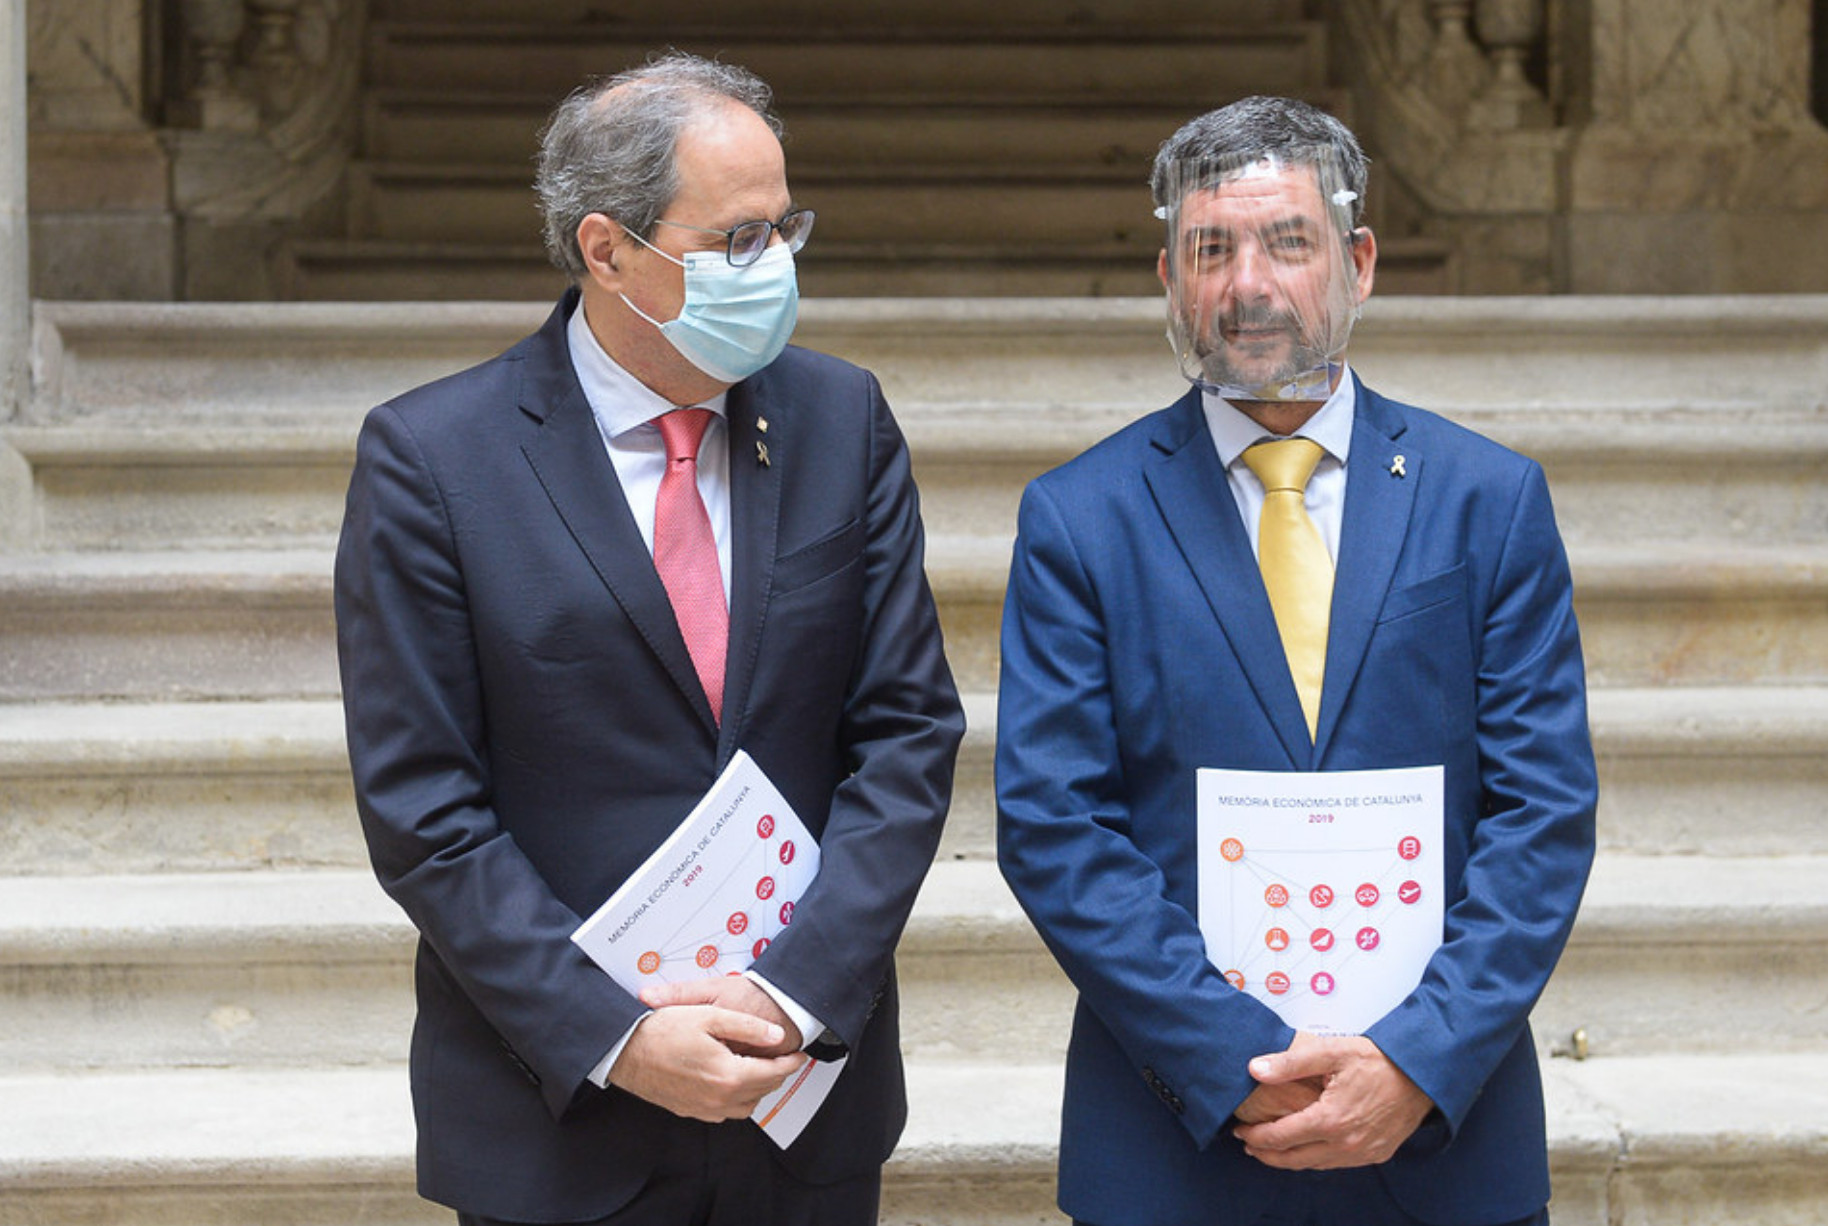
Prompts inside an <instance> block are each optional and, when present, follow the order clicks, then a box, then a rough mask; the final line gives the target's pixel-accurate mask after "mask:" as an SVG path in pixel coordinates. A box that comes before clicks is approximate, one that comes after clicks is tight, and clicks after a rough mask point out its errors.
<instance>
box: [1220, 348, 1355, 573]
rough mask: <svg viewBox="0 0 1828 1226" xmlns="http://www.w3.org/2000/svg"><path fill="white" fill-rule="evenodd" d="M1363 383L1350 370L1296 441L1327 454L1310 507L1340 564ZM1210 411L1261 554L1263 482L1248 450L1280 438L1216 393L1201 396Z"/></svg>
mask: <svg viewBox="0 0 1828 1226" xmlns="http://www.w3.org/2000/svg"><path fill="white" fill-rule="evenodd" d="M1357 397H1358V385H1357V382H1356V379H1355V376H1354V375H1353V374H1352V371H1351V369H1350V368H1349V367H1348V368H1346V369H1345V370H1344V371H1343V372H1342V373H1341V374H1340V378H1339V385H1338V386H1337V387H1335V388H1334V389H1333V394H1332V395H1330V396H1328V397H1327V398H1326V400H1325V401H1324V402H1322V404H1321V406H1320V409H1319V410H1318V411H1317V412H1316V413H1315V414H1314V416H1312V417H1310V418H1308V419H1307V421H1306V422H1304V423H1302V425H1301V428H1300V429H1298V430H1296V431H1295V433H1294V435H1293V436H1291V437H1294V438H1306V439H1312V440H1313V441H1314V442H1316V443H1318V444H1320V448H1321V450H1322V451H1324V452H1325V453H1326V454H1325V455H1323V456H1321V457H1320V463H1319V464H1317V465H1315V466H1314V475H1313V476H1312V477H1310V478H1308V487H1307V497H1306V503H1307V509H1308V516H1309V518H1311V519H1312V520H1313V521H1314V526H1315V527H1316V528H1318V529H1319V530H1320V539H1321V540H1323V541H1325V542H1326V546H1327V556H1328V557H1330V558H1332V559H1333V561H1334V563H1335V564H1337V563H1338V561H1339V525H1340V521H1341V520H1342V519H1343V517H1344V514H1345V505H1346V458H1347V455H1348V453H1349V452H1350V451H1351V449H1352V419H1353V417H1354V415H1355V412H1356V406H1357ZM1200 399H1201V403H1202V405H1203V407H1204V408H1205V410H1206V429H1207V431H1208V432H1209V433H1210V434H1211V435H1212V445H1213V446H1214V447H1215V448H1217V449H1218V453H1219V463H1221V464H1223V465H1224V466H1225V475H1226V478H1227V480H1228V481H1229V482H1230V484H1231V496H1232V497H1233V498H1234V499H1236V500H1237V503H1238V511H1239V513H1240V514H1242V515H1243V517H1244V532H1245V535H1247V536H1248V537H1249V538H1250V548H1251V552H1252V553H1255V552H1256V550H1257V521H1258V520H1259V519H1261V518H1262V516H1263V482H1261V481H1260V480H1258V479H1257V474H1256V473H1254V472H1252V471H1251V470H1250V466H1249V465H1248V464H1246V463H1244V459H1243V456H1244V450H1245V448H1247V447H1249V446H1250V445H1251V444H1252V443H1258V442H1261V441H1263V440H1264V439H1273V438H1277V437H1279V436H1278V435H1275V434H1271V433H1270V432H1269V431H1268V430H1265V429H1264V428H1263V427H1262V426H1260V425H1258V424H1257V423H1256V422H1254V421H1252V420H1251V419H1250V418H1249V417H1247V416H1246V415H1245V414H1244V413H1243V412H1242V411H1241V410H1240V409H1238V408H1237V407H1236V406H1234V405H1233V404H1232V403H1231V402H1230V401H1228V400H1225V399H1223V398H1221V397H1219V396H1215V395H1214V394H1213V393H1211V392H1204V393H1202V394H1201V398H1200Z"/></svg>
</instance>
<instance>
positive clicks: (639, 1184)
mask: <svg viewBox="0 0 1828 1226" xmlns="http://www.w3.org/2000/svg"><path fill="white" fill-rule="evenodd" d="M768 105H769V98H768V91H767V88H766V87H765V86H764V85H763V84H762V83H761V82H760V81H759V80H757V79H756V78H754V77H753V76H751V75H750V74H748V73H746V72H744V71H742V70H741V69H737V68H733V67H730V66H726V65H720V64H714V63H710V62H707V61H704V60H699V59H695V58H692V57H688V56H679V55H675V56H669V57H666V58H663V59H660V60H657V61H655V62H653V63H651V64H649V65H647V66H646V67H644V68H641V69H637V70H635V71H633V72H630V73H626V74H623V75H622V76H620V77H617V78H614V79H612V80H610V81H608V82H606V83H604V84H602V85H599V86H596V87H594V88H591V89H589V90H586V91H581V92H580V93H578V94H576V95H574V96H573V97H572V98H571V99H569V100H568V101H567V102H566V103H564V104H563V105H561V107H560V108H559V109H558V111H557V112H555V114H554V117H553V119H552V121H551V122H550V124H549V125H548V128H547V130H546V132H545V134H544V136H543V138H542V153H541V162H540V170H539V188H540V194H541V202H542V207H543V209H544V212H545V216H546V223H547V224H546V229H547V238H548V245H549V247H550V248H551V249H552V251H553V253H554V257H555V259H556V261H557V262H558V263H559V264H560V265H561V266H562V267H563V268H564V269H565V270H566V271H568V272H569V273H570V274H571V276H572V277H573V279H574V281H575V283H576V284H575V288H574V289H572V290H571V291H569V292H568V293H567V294H566V295H565V297H564V298H563V300H562V301H560V303H559V304H558V307H557V309H556V310H555V311H554V312H553V314H552V316H551V318H550V319H549V320H548V321H547V323H546V324H545V326H544V327H543V328H541V329H540V331H539V332H537V333H536V334H534V335H532V336H530V337H528V338H527V339H525V340H524V341H522V342H521V343H519V344H518V345H516V346H515V347H513V348H512V349H510V350H508V351H507V352H506V353H504V354H502V355H501V356H500V357H498V358H495V359H494V360H492V361H489V362H486V363H484V364H482V365H481V366H478V367H476V368H474V369H472V370H469V371H465V372H464V373H462V374H458V375H455V376H453V377H451V378H448V379H444V380H442V381H439V382H436V383H433V384H431V385H429V386H427V387H423V388H420V389H418V390H416V391H413V392H410V393H408V394H406V395H404V396H402V397H400V398H398V399H397V400H394V401H392V402H390V403H388V404H385V405H382V406H381V407H380V408H378V409H376V410H375V411H374V412H373V413H371V414H370V415H369V418H368V420H367V422H366V424H365V425H364V427H363V430H362V435H361V440H360V444H359V448H358V455H357V462H356V468H355V473H354V478H353V480H352V482H351V486H350V491H349V501H348V509H347V515H346V518H345V521H344V527H343V533H342V540H341V544H340V547H339V549H338V552H337V565H336V612H337V627H338V644H339V648H340V655H341V660H342V679H343V691H344V702H345V707H346V711H347V720H348V738H349V750H350V758H351V761H352V763H353V767H354V774H355V782H356V792H357V800H358V805H359V808H360V811H361V816H362V821H363V826H364V830H365V832H366V834H367V838H368V842H369V848H370V852H371V855H372V858H373V861H374V866H375V870H376V873H377V875H378V876H379V878H380V880H381V882H382V884H383V886H384V887H385V888H386V889H387V890H388V892H389V893H390V894H391V895H392V896H393V897H394V898H395V899H396V900H397V901H398V902H399V903H400V905H401V906H402V907H403V908H404V909H405V910H406V912H407V914H408V915H409V916H410V917H411V919H412V921H413V923H414V924H415V925H416V926H417V927H418V929H419V931H420V934H421V938H422V939H421V941H420V946H419V956H418V964H417V971H416V982H417V994H418V1002H419V1017H418V1023H417V1026H416V1028H415V1030H414V1034H413V1043H412V1087H413V1097H414V1104H415V1110H416V1115H417V1119H418V1124H419V1179H420V1188H421V1191H422V1192H423V1193H424V1194H425V1195H426V1196H427V1197H429V1198H431V1199H433V1200H437V1201H440V1202H443V1203H445V1204H448V1205H451V1206H454V1207H455V1208H456V1209H457V1210H458V1211H459V1218H460V1220H461V1221H465V1222H476V1223H482V1222H496V1221H507V1222H613V1223H667V1224H668V1226H675V1224H677V1223H744V1224H754V1223H807V1224H823V1223H834V1224H837V1223H845V1224H851V1223H870V1222H874V1221H875V1220H876V1205H877V1196H878V1190H879V1186H880V1178H881V1165H882V1162H883V1161H884V1159H886V1158H887V1156H888V1154H889V1153H890V1151H891V1150H892V1149H893V1148H894V1145H895V1142H896V1140H897V1138H898V1136H899V1133H900V1129H901V1125H902V1122H903V1119H904V1117H905V1109H906V1107H905V1093H904V1089H903V1083H902V1071H901V1057H900V1052H899V1046H898V1036H897V1023H896V992H895V973H894V967H893V961H892V952H893V949H894V947H895V944H896V941H897V939H898V938H899V936H900V933H901V930H902V927H903V925H904V923H905V922H906V919H907V916H908V913H909V911H910V909H911V908H912V906H913V902H914V897H915V894H916V891H917V890H918V888H919V885H920V882H921V880H922V877H923V876H924V874H925V872H926V870H927V868H928V866H929V864H930V863H931V860H932V857H933V854H934V851H935V848H936V846H937V843H938V837H939V831H940V825H941V823H942V821H943V819H944V815H945V811H946V808H947V804H948V799H949V795H950V789H951V779H952V768H953V761H954V758H955V755H956V752H957V747H958V743H959V740H960V738H961V736H962V733H963V717H962V714H961V711H960V707H959V704H958V697H957V694H956V692H955V690H954V687H953V683H952V679H951V675H950V673H949V671H948V669H947V666H946V662H945V658H944V655H943V653H942V649H941V642H940V632H939V627H938V623H937V620H936V617H935V610H934V604H933V599H932V595H931V593H930V591H929V589H928V586H927V583H926V579H925V576H924V571H923V564H922V553H923V540H922V532H921V525H920V518H919V507H918V502H917V497H916V494H915V490H914V485H913V482H912V480H911V477H910V473H909V466H908V456H907V450H906V447H905V445H904V443H903V440H902V437H901V435H900V432H899V431H898V429H897V427H896V425H895V422H894V420H893V418H892V417H891V416H890V414H889V410H888V407H887V405H886V404H885V403H884V401H883V398H882V394H881V391H880V389H879V388H878V386H877V384H876V381H875V379H874V378H873V377H871V376H870V375H869V374H868V373H867V372H865V371H862V370H859V369H857V368H855V367H853V366H849V365H847V364H845V363H843V362H839V361H837V360H835V359H832V358H828V357H824V356H821V355H818V354H813V353H809V352H806V351H803V350H798V349H793V348H788V347H786V340H787V336H788V334H789V333H790V332H791V331H792V328H793V321H794V311H795V308H796V304H797V301H798V299H797V289H796V286H795V280H794V271H793V252H794V251H795V250H796V249H797V248H798V247H799V246H800V245H801V244H802V243H803V242H804V241H805V237H806V234H807V232H808V231H809V230H810V228H811V222H812V215H811V213H809V212H805V211H801V210H797V209H795V208H794V206H793V201H792V198H791V197H790V196H789V194H788V190H787V181H786V174H785V168H784V161H783V157H782V151H781V145H780V141H779V129H778V124H777V123H776V121H775V120H774V119H773V118H772V116H770V115H769V113H768ZM738 749H742V750H745V751H746V752H747V753H748V754H749V755H750V756H751V757H752V758H753V759H754V760H755V762H756V763H757V764H758V765H759V766H760V767H761V769H762V770H763V771H764V772H765V773H766V774H767V775H768V776H769V778H770V779H771V780H772V781H773V782H774V783H775V785H776V786H777V787H778V788H779V789H780V791H781V792H782V793H783V794H784V796H785V797H786V799H787V800H788V801H789V803H791V804H792V805H793V807H794V809H795V810H796V811H797V812H798V814H799V815H800V817H801V818H802V819H803V820H804V821H805V823H806V825H807V827H808V828H809V829H810V831H811V832H812V833H813V835H814V836H815V837H816V838H817V839H818V840H819V843H820V847H821V851H822V861H821V870H820V873H819V876H818V878H817V880H816V881H815V882H814V883H813V884H812V885H811V886H810V887H809V889H808V891H807V893H806V894H805V895H804V896H803V897H802V898H801V899H800V901H799V905H798V909H797V911H796V912H795V914H794V917H793V921H792V923H791V925H790V926H789V927H787V928H785V929H784V930H782V932H781V934H780V935H779V937H778V939H776V940H774V942H773V943H772V944H771V945H769V946H768V947H767V948H766V949H765V951H764V952H762V953H761V955H760V956H759V957H758V958H757V959H756V960H755V962H754V965H753V966H752V968H751V970H750V973H749V974H748V975H744V976H733V977H720V978H716V979H708V980H705V981H702V982H701V983H699V984H697V985H691V986H687V987H680V986H678V985H675V987H674V988H673V989H672V990H671V991H670V992H664V993H657V994H654V995H652V996H650V997H649V998H648V999H646V1000H641V999H636V998H635V997H633V996H631V995H630V994H629V993H627V992H625V991H624V990H623V989H622V988H620V987H618V986H617V985H616V984H615V983H614V982H613V981H612V980H611V979H610V978H609V977H608V976H607V975H606V974H604V973H603V972H602V971H601V970H599V969H598V968H597V967H596V966H595V965H593V964H592V963H591V962H589V961H587V960H586V958H585V957H584V955H583V954H582V953H581V952H579V950H578V949H577V948H576V947H575V946H574V945H573V944H572V942H571V940H570V936H571V933H572V931H573V930H574V929H575V928H576V927H577V925H578V923H579V921H580V917H582V916H586V915H588V914H590V912H592V911H593V910H594V909H596V908H597V907H598V906H599V905H600V904H601V903H602V902H603V901H604V900H605V899H606V898H607V897H608V896H609V895H610V894H611V893H612V892H613V891H614V890H615V889H616V887H617V886H618V885H619V884H620V883H621V882H622V881H623V880H624V879H625V878H626V877H627V876H628V875H629V874H630V873H631V872H632V871H633V870H634V869H635V868H636V867H637V866H639V865H640V864H641V863H642V861H643V860H644V859H645V858H646V857H647V856H648V855H649V854H650V853H651V852H652V851H654V850H655V848H656V847H658V846H659V844H660V843H661V842H662V840H664V839H665V837H666V836H667V835H668V834H669V833H670V832H671V831H672V829H673V828H674V827H675V825H676V824H677V823H678V822H680V820H681V819H682V818H684V816H685V815H686V813H687V812H688V811H689V810H690V809H691V808H692V806H693V805H694V804H695V803H696V802H697V801H698V799H699V798H700V796H701V795H702V794H703V793H704V792H705V791H706V789H707V788H708V787H709V786H710V784H711V783H712V781H713V779H714V778H715V777H716V776H717V774H718V772H719V771H720V769H721V768H722V767H723V766H724V765H725V764H726V763H727V762H728V761H729V760H730V758H731V756H732V754H733V753H735V751H737V750H738ZM803 1049H805V1050H803ZM807 1052H810V1054H811V1055H812V1056H813V1057H816V1058H834V1057H836V1056H838V1055H846V1056H847V1057H848V1063H847V1064H846V1066H845V1068H844V1070H843V1072H842V1073H841V1075H840V1076H839V1078H838V1080H837V1082H836V1085H835V1087H834V1088H833V1090H832V1092H831V1096H830V1097H829V1098H828V1099H827V1100H826V1101H825V1103H824V1104H823V1106H822V1108H821V1109H820V1110H819V1112H818V1114H817V1115H816V1116H815V1117H814V1118H813V1120H812V1122H811V1123H810V1124H809V1125H808V1126H807V1128H806V1129H805V1131H804V1132H803V1133H802V1134H801V1135H800V1136H799V1138H798V1139H797V1140H795V1141H794V1142H793V1143H792V1144H791V1145H790V1146H788V1147H787V1148H786V1149H785V1150H781V1149H779V1148H777V1147H776V1146H775V1144H774V1143H773V1142H772V1141H771V1140H769V1139H768V1138H767V1137H766V1136H764V1134H763V1133H762V1132H761V1131H760V1130H759V1129H758V1128H757V1127H756V1126H755V1125H754V1124H753V1123H750V1122H749V1121H748V1120H747V1119H746V1118H745V1117H747V1116H748V1115H749V1113H750V1111H751V1110H752V1109H753V1108H754V1106H755V1104H756V1102H757V1101H758V1099H760V1098H761V1097H762V1096H763V1095H764V1094H766V1093H767V1092H768V1091H770V1090H772V1089H774V1088H775V1087H776V1086H778V1085H780V1084H781V1083H782V1081H783V1080H784V1079H785V1078H786V1077H787V1076H788V1075H790V1074H791V1073H793V1072H794V1071H795V1070H796V1069H797V1068H798V1067H799V1065H800V1064H801V1063H802V1062H803V1061H804V1060H806V1059H807V1058H808V1055H807V1054H806V1053H807Z"/></svg>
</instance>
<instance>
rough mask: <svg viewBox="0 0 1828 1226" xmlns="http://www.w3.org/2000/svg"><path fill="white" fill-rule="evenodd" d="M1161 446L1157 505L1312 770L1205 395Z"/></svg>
mask: <svg viewBox="0 0 1828 1226" xmlns="http://www.w3.org/2000/svg"><path fill="white" fill-rule="evenodd" d="M1154 443H1155V447H1156V449H1157V451H1158V452H1160V453H1161V454H1160V456H1159V458H1158V459H1157V460H1156V462H1155V463H1153V464H1151V465H1149V466H1148V467H1146V468H1145V469H1144V472H1143V476H1144V479H1145V480H1147V481H1148V483H1149V489H1150V491H1151V493H1152V494H1153V495H1154V498H1155V505H1156V507H1157V509H1159V510H1160V512H1161V516H1162V518H1163V519H1164V520H1165V521H1166V522H1167V525H1168V531H1169V534H1170V535H1172V536H1173V538H1174V541H1175V544H1176V545H1177V546H1178V547H1179V549H1180V552H1181V556H1182V557H1183V558H1184V559H1185V560H1186V562H1187V565H1188V567H1189V568H1191V569H1192V571H1193V575H1194V578H1195V579H1196V580H1197V581H1198V582H1199V585H1200V589H1201V591H1202V592H1204V593H1205V596H1206V603H1207V605H1208V606H1209V607H1210V608H1211V609H1212V612H1213V615H1214V616H1215V617H1217V618H1218V620H1219V624H1220V627H1221V628H1222V629H1223V630H1224V632H1225V636H1226V638H1227V639H1229V640H1230V641H1231V644H1232V650H1233V651H1234V653H1235V654H1236V656H1237V658H1238V662H1239V664H1240V665H1241V666H1242V667H1243V669H1244V674H1245V676H1246V677H1248V678H1249V679H1250V684H1251V688H1252V689H1253V690H1255V691H1256V694H1257V700H1258V701H1259V702H1260V703H1262V705H1263V711H1264V714H1265V716H1266V717H1267V718H1268V719H1269V721H1270V724H1271V726H1272V727H1274V728H1275V730H1276V735H1277V736H1278V737H1279V738H1280V739H1281V741H1282V744H1283V746H1284V748H1286V749H1287V750H1288V755H1289V761H1290V762H1291V763H1293V764H1294V765H1295V767H1296V768H1297V769H1306V768H1307V766H1308V763H1309V761H1310V759H1311V758H1312V756H1313V746H1312V745H1311V744H1310V743H1309V741H1308V729H1307V721H1306V719H1305V718H1304V717H1303V716H1302V714H1301V700H1300V698H1299V697H1297V696H1296V693H1295V683H1294V681H1293V679H1292V678H1291V677H1290V676H1289V671H1288V661H1287V658H1286V657H1285V656H1284V655H1283V653H1282V639H1281V636H1280V635H1279V634H1277V632H1276V615H1275V613H1274V612H1273V611H1272V610H1271V609H1270V606H1269V595H1268V593H1267V592H1265V591H1264V588H1263V579H1262V575H1261V572H1260V571H1259V570H1258V569H1257V559H1256V555H1255V554H1254V553H1253V552H1252V551H1251V547H1250V541H1249V539H1248V538H1247V537H1246V536H1245V533H1244V521H1243V519H1242V518H1241V517H1240V516H1239V514H1238V505H1237V502H1236V500H1235V499H1234V498H1233V497H1232V494H1231V487H1230V485H1229V483H1228V481H1227V479H1226V476H1225V469H1224V467H1223V466H1222V465H1221V464H1220V463H1219V456H1218V453H1217V452H1216V451H1215V450H1213V447H1212V436H1211V434H1210V433H1209V432H1208V431H1207V429H1206V422H1205V417H1204V415H1203V413H1202V411H1201V408H1200V395H1199V392H1198V391H1192V392H1189V393H1188V394H1187V396H1186V397H1184V398H1183V399H1182V400H1180V401H1179V402H1178V403H1176V404H1175V406H1174V407H1173V408H1172V409H1171V410H1169V414H1168V416H1167V417H1166V418H1164V420H1163V426H1162V429H1161V430H1160V432H1159V433H1158V434H1157V437H1156V439H1155V440H1154Z"/></svg>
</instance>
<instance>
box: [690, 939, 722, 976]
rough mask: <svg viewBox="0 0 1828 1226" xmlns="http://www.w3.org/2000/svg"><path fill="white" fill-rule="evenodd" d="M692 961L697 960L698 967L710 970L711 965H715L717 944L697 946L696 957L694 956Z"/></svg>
mask: <svg viewBox="0 0 1828 1226" xmlns="http://www.w3.org/2000/svg"><path fill="white" fill-rule="evenodd" d="M693 961H695V962H697V963H698V965H699V966H700V967H702V968H704V969H705V970H707V971H708V970H710V969H711V968H712V967H714V966H716V965H717V946H715V945H701V946H699V947H698V957H696V958H694V959H693Z"/></svg>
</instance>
